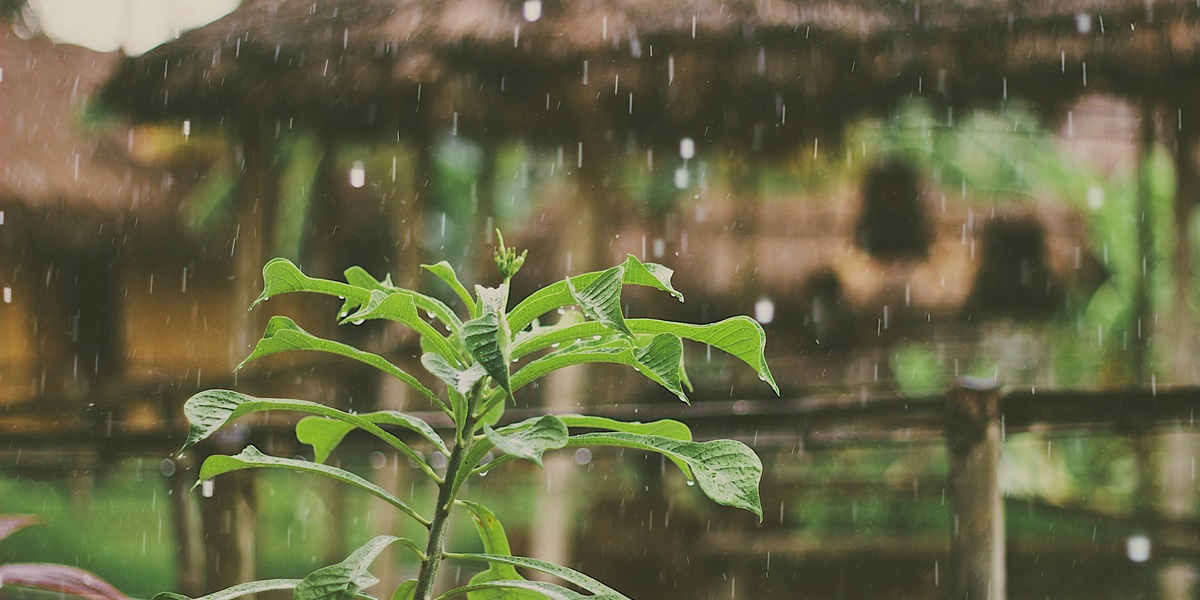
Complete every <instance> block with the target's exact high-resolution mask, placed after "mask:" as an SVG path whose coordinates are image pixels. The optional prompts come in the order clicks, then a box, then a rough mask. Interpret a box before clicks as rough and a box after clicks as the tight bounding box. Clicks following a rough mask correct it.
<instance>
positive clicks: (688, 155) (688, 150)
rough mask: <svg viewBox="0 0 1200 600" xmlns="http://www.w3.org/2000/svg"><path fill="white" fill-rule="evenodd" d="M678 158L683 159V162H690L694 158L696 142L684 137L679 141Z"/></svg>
mask: <svg viewBox="0 0 1200 600" xmlns="http://www.w3.org/2000/svg"><path fill="white" fill-rule="evenodd" d="M679 156H681V157H683V160H691V159H692V158H693V157H695V156H696V142H695V141H693V140H692V138H690V137H685V138H683V139H682V140H679Z"/></svg>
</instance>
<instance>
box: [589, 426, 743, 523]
mask: <svg viewBox="0 0 1200 600" xmlns="http://www.w3.org/2000/svg"><path fill="white" fill-rule="evenodd" d="M583 446H615V447H618V448H634V449H637V450H648V451H651V452H658V453H661V454H664V455H667V456H669V457H674V458H677V459H679V461H682V462H683V463H685V464H687V466H688V467H689V468H690V469H691V472H690V473H689V472H688V471H684V475H685V476H687V477H688V479H689V481H690V480H692V479H693V476H694V479H695V481H696V482H697V483H699V484H700V490H701V491H703V492H704V495H705V496H708V497H709V499H711V500H712V501H713V502H716V503H717V504H721V505H724V506H732V507H734V508H742V509H745V510H748V511H750V512H752V513H754V514H755V515H758V518H759V520H760V521H761V520H762V516H763V514H762V502H761V500H760V499H759V494H758V486H759V482H760V480H761V479H762V461H761V460H759V458H758V455H756V454H755V453H754V451H753V450H751V449H750V448H748V447H747V446H746V445H745V444H743V443H741V442H738V441H735V440H714V441H711V442H690V441H684V440H674V439H670V438H665V437H661V436H654V435H640V434H636V433H585V434H583V435H577V436H573V437H572V438H571V439H570V440H569V441H568V442H567V446H566V447H568V448H576V447H583ZM676 464H679V463H678V462H676Z"/></svg>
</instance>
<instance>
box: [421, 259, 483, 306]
mask: <svg viewBox="0 0 1200 600" xmlns="http://www.w3.org/2000/svg"><path fill="white" fill-rule="evenodd" d="M421 268H422V269H425V270H426V271H429V272H430V273H433V274H434V275H436V276H437V278H438V279H441V280H442V281H444V282H446V285H448V286H450V289H452V290H454V293H455V294H458V297H459V299H460V300H462V302H463V306H466V307H467V314H470V315H472V316H474V315H475V300H474V299H472V298H471V293H470V292H468V291H467V288H465V287H463V284H462V282H460V281H459V280H458V274H456V273H455V272H454V267H452V266H450V263H448V262H446V261H444V260H443V261H442V262H440V263H438V264H436V265H421Z"/></svg>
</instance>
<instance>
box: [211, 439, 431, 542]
mask: <svg viewBox="0 0 1200 600" xmlns="http://www.w3.org/2000/svg"><path fill="white" fill-rule="evenodd" d="M262 468H276V469H288V470H292V471H300V472H302V473H310V474H313V475H321V476H323V477H329V478H331V479H336V480H338V481H341V482H342V483H348V484H350V485H353V486H354V487H357V488H359V489H361V490H364V491H366V492H368V493H370V494H373V495H375V496H376V497H378V498H381V499H383V500H384V501H385V502H387V503H388V504H391V505H392V506H395V507H396V508H398V509H400V510H401V511H403V512H404V513H405V514H407V515H408V516H410V517H412V518H413V519H416V520H417V522H419V523H421V524H422V525H425V526H427V527H428V526H429V519H426V518H425V517H422V516H421V515H420V514H418V513H417V511H415V510H413V508H412V507H410V506H409V505H407V504H405V503H404V501H402V500H400V499H399V498H397V497H395V496H393V495H391V494H389V493H388V492H387V491H386V490H384V489H383V488H381V487H379V486H377V485H375V484H374V483H371V482H370V481H367V480H366V479H363V478H362V477H359V476H358V475H355V474H354V473H351V472H349V471H346V470H343V469H339V468H337V467H331V466H329V465H322V464H319V463H314V462H308V461H306V460H295V459H291V458H279V457H277V456H268V455H266V454H263V453H262V452H261V451H259V449H258V448H255V447H254V446H246V449H245V450H242V451H241V452H240V453H239V454H237V455H235V456H225V455H223V454H215V455H213V456H210V457H208V458H207V459H205V461H204V464H203V465H201V466H200V477H199V479H198V480H197V481H196V484H197V485H199V484H200V482H201V481H204V480H206V479H212V478H213V477H216V476H218V475H224V474H225V473H230V472H233V471H241V470H244V469H262Z"/></svg>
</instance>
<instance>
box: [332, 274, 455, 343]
mask: <svg viewBox="0 0 1200 600" xmlns="http://www.w3.org/2000/svg"><path fill="white" fill-rule="evenodd" d="M414 298H415V296H414V294H413V293H412V292H408V291H398V292H392V293H390V294H389V293H386V292H381V291H379V290H372V291H371V296H370V298H368V299H367V302H366V303H364V304H363V305H362V307H361V308H359V309H358V311H357V312H355V313H354V314H351V315H348V316H346V317H345V318H343V319H342V322H343V323H347V322H351V323H353V322H356V321H365V320H368V319H387V320H389V321H395V322H397V323H403V324H404V325H407V326H408V328H409V329H412V330H413V331H416V332H417V333H419V334H421V337H422V338H424V339H426V340H428V341H429V342H430V343H431V344H433V346H434V347H435V348H436V349H437V351H438V354H441V355H442V356H444V357H446V358H447V359H453V358H456V357H457V353H456V352H454V348H453V347H452V346H451V345H450V343H449V342H447V341H446V338H445V337H443V336H442V334H440V333H438V331H437V330H436V329H434V328H433V326H432V325H430V324H429V323H428V322H426V321H425V319H424V318H422V317H421V314H420V313H419V312H418V311H417V304H416V302H415V300H414Z"/></svg>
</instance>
